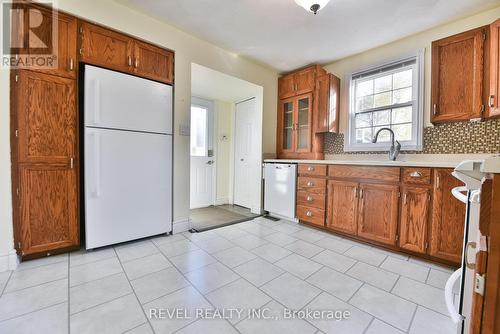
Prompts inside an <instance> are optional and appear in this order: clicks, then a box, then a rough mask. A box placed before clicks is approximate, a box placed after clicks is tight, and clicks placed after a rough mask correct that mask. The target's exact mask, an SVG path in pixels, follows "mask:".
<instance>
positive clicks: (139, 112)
mask: <svg viewBox="0 0 500 334" xmlns="http://www.w3.org/2000/svg"><path fill="white" fill-rule="evenodd" d="M84 112H85V126H93V127H100V128H111V129H126V130H136V131H145V132H156V133H164V134H172V87H171V86H169V85H165V84H161V83H158V82H155V81H151V80H147V79H143V78H138V77H134V76H132V75H128V74H123V73H118V72H115V71H111V70H105V69H102V68H99V67H94V66H90V65H85V99H84Z"/></svg>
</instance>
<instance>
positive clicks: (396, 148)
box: [372, 128, 401, 161]
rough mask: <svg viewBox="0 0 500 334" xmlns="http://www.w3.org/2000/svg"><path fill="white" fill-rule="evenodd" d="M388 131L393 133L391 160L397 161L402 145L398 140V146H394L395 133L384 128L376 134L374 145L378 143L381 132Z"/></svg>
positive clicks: (373, 140)
mask: <svg viewBox="0 0 500 334" xmlns="http://www.w3.org/2000/svg"><path fill="white" fill-rule="evenodd" d="M383 130H387V131H389V132H390V133H391V147H390V148H389V159H390V160H392V161H395V160H396V158H397V157H398V154H399V151H400V150H401V144H400V143H399V142H398V141H397V140H396V145H394V131H392V130H391V129H389V128H382V129H380V130H378V131H377V133H375V137H374V138H373V139H372V143H376V142H377V138H378V134H379V133H380V131H383Z"/></svg>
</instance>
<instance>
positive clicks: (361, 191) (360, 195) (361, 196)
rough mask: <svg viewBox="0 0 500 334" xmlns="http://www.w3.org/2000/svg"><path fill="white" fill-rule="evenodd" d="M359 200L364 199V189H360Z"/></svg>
mask: <svg viewBox="0 0 500 334" xmlns="http://www.w3.org/2000/svg"><path fill="white" fill-rule="evenodd" d="M359 198H363V188H361V189H359Z"/></svg>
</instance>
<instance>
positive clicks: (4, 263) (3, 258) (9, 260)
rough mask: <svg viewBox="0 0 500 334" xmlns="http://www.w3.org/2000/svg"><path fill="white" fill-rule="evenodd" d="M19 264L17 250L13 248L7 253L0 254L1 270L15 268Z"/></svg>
mask: <svg viewBox="0 0 500 334" xmlns="http://www.w3.org/2000/svg"><path fill="white" fill-rule="evenodd" d="M18 264H19V257H18V256H17V253H16V250H15V249H12V250H10V251H9V252H8V253H6V254H1V255H0V272H3V271H7V270H15V269H16V268H17V266H18Z"/></svg>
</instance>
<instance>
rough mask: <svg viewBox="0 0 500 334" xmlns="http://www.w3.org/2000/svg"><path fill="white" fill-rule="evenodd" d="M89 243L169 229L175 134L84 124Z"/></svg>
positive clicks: (108, 242) (93, 245)
mask: <svg viewBox="0 0 500 334" xmlns="http://www.w3.org/2000/svg"><path fill="white" fill-rule="evenodd" d="M84 168H85V236H86V248H87V249H91V248H97V247H101V246H105V245H111V244H115V243H119V242H124V241H128V240H134V239H138V238H143V237H147V236H151V235H156V234H161V233H166V232H170V231H171V228H172V136H170V135H157V134H149V133H140V132H130V131H118V130H105V129H94V128H85V167H84Z"/></svg>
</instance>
